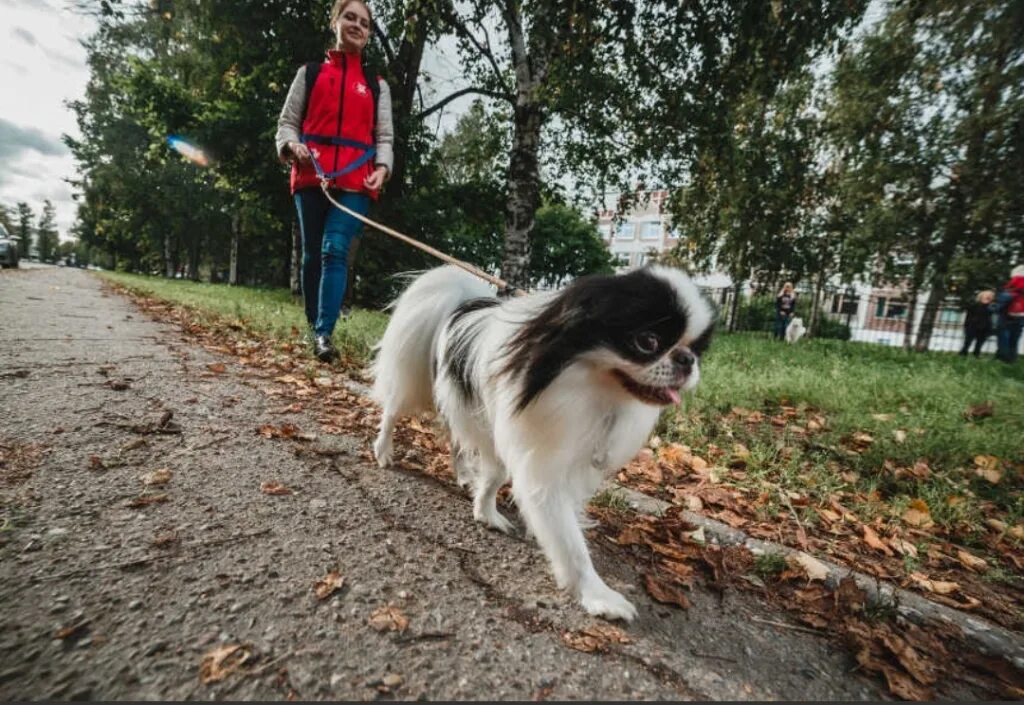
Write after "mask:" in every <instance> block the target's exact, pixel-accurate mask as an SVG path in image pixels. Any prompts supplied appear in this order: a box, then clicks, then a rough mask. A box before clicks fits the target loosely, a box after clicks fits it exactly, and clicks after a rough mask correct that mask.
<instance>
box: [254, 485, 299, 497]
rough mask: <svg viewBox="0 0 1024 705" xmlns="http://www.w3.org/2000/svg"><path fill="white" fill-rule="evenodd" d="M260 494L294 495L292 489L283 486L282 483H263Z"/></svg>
mask: <svg viewBox="0 0 1024 705" xmlns="http://www.w3.org/2000/svg"><path fill="white" fill-rule="evenodd" d="M260 492H262V493H263V494H269V495H285V494H291V493H292V491H291V490H290V489H288V488H287V487H285V486H284V485H282V484H281V483H280V482H261V483H260Z"/></svg>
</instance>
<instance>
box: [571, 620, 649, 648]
mask: <svg viewBox="0 0 1024 705" xmlns="http://www.w3.org/2000/svg"><path fill="white" fill-rule="evenodd" d="M562 641H563V642H564V643H565V645H566V646H568V647H569V648H570V649H575V650H576V651H582V652H583V653H587V654H590V653H594V652H601V653H603V652H605V651H607V650H608V646H609V644H631V643H633V640H632V639H630V638H629V637H628V636H626V634H625V633H624V632H623V631H622V630H621V629H619V628H617V627H613V626H612V625H610V624H594V625H592V626H589V627H586V628H584V629H581V630H580V631H578V632H565V633H564V634H562Z"/></svg>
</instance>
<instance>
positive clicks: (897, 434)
mask: <svg viewBox="0 0 1024 705" xmlns="http://www.w3.org/2000/svg"><path fill="white" fill-rule="evenodd" d="M892 437H893V438H894V439H896V442H897V443H904V442H905V441H906V440H907V432H906V431H904V430H903V429H902V428H897V429H894V430H893V432H892Z"/></svg>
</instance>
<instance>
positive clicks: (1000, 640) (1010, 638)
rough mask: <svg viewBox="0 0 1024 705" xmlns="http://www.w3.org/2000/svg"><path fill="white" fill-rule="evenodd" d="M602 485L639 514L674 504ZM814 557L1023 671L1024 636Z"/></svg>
mask: <svg viewBox="0 0 1024 705" xmlns="http://www.w3.org/2000/svg"><path fill="white" fill-rule="evenodd" d="M601 489H605V490H611V491H613V492H618V493H621V494H623V495H625V497H626V499H627V501H628V502H629V503H630V505H632V506H633V507H634V508H635V509H637V510H638V511H641V512H646V513H650V514H655V515H660V514H662V513H663V512H664V511H665V510H666V509H667V508H668V507H671V506H672V504H671V503H670V502H666V501H664V500H661V499H657V498H655V497H651V496H649V495H645V494H643V493H642V492H637V491H636V490H632V489H629V488H628V487H623V486H622V485H620V484H618V483H617V482H615V481H614V480H612V481H609V482H606V483H605V484H604V485H602V487H601ZM682 516H683V518H684V519H686V521H688V522H690V523H692V524H695V525H696V526H698V527H702V528H703V529H704V533H705V535H706V536H707V537H708V539H709V541H710V542H711V543H717V544H719V545H722V546H745V547H746V548H748V549H749V550H750V551H751V552H752V553H754V554H758V555H759V554H764V553H779V554H781V555H783V556H789V555H796V556H800V555H805V556H810V554H808V553H806V552H804V551H800V550H798V549H795V548H790V547H788V546H783V545H782V544H778V543H774V542H772V541H763V540H761V539H755V538H752V537H750V536H747V535H746V534H745V533H743V532H742V531H739V530H738V529H734V528H732V527H731V526H728V525H727V524H723V523H722V522H720V521H716V520H714V519H709V518H708V517H705V516H703V515H701V514H696V513H694V512H691V511H689V510H685V509H684V510H683V511H682ZM811 557H812V558H813V559H814V560H816V561H818V562H820V563H822V564H824V565H825V567H826V568H828V577H827V578H826V579H825V585H826V586H828V587H830V588H833V589H834V588H835V587H836V586H837V585H838V584H839V581H840V580H842V579H843V578H845V577H847V576H850V575H852V576H853V577H854V579H855V580H856V581H857V586H858V587H860V588H861V589H862V590H864V592H865V594H866V595H867V600H868V603H869V604H873V605H884V606H891V607H894V608H895V610H896V611H897V612H898V613H899V614H900V615H901V616H903V617H905V618H906V619H908V620H910V621H911V622H914V623H915V624H919V625H922V626H923V625H926V624H927V623H928V622H945V623H947V624H952V625H953V626H955V627H957V628H958V629H960V631H961V632H963V634H964V636H965V637H967V639H968V640H969V641H971V642H973V643H974V644H975V645H976V646H977V647H978V649H979V651H981V653H983V654H990V655H994V656H1001V657H1003V658H1005V659H1006V660H1008V661H1009V662H1010V663H1012V664H1013V665H1014V666H1015V667H1016V668H1018V669H1021V670H1024V637H1022V636H1021V635H1019V634H1016V633H1015V632H1012V631H1010V630H1008V629H1006V628H1005V627H1002V626H1000V625H998V624H994V623H992V622H989V621H988V620H985V619H981V618H980V617H975V616H973V615H968V614H964V613H963V612H960V611H959V610H955V609H953V608H952V607H947V606H946V605H940V604H938V603H935V602H932V601H931V600H928V599H927V598H924V597H922V596H920V595H918V594H916V593H913V592H910V591H909V590H904V589H903V588H899V587H894V586H892V585H889V584H888V583H883V582H882V581H881V580H879V579H878V578H874V577H871V576H868V575H864V574H863V573H858V572H857V571H855V570H852V569H850V568H847V567H845V566H840V565H837V564H835V563H832V562H830V561H827V560H824V559H822V558H820V557H818V556H811Z"/></svg>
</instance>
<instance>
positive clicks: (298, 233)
mask: <svg viewBox="0 0 1024 705" xmlns="http://www.w3.org/2000/svg"><path fill="white" fill-rule="evenodd" d="M288 283H289V285H290V287H291V290H292V295H293V296H298V295H300V294H301V293H302V230H301V228H299V221H298V219H297V218H294V219H292V265H291V272H290V276H289V277H288Z"/></svg>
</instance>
